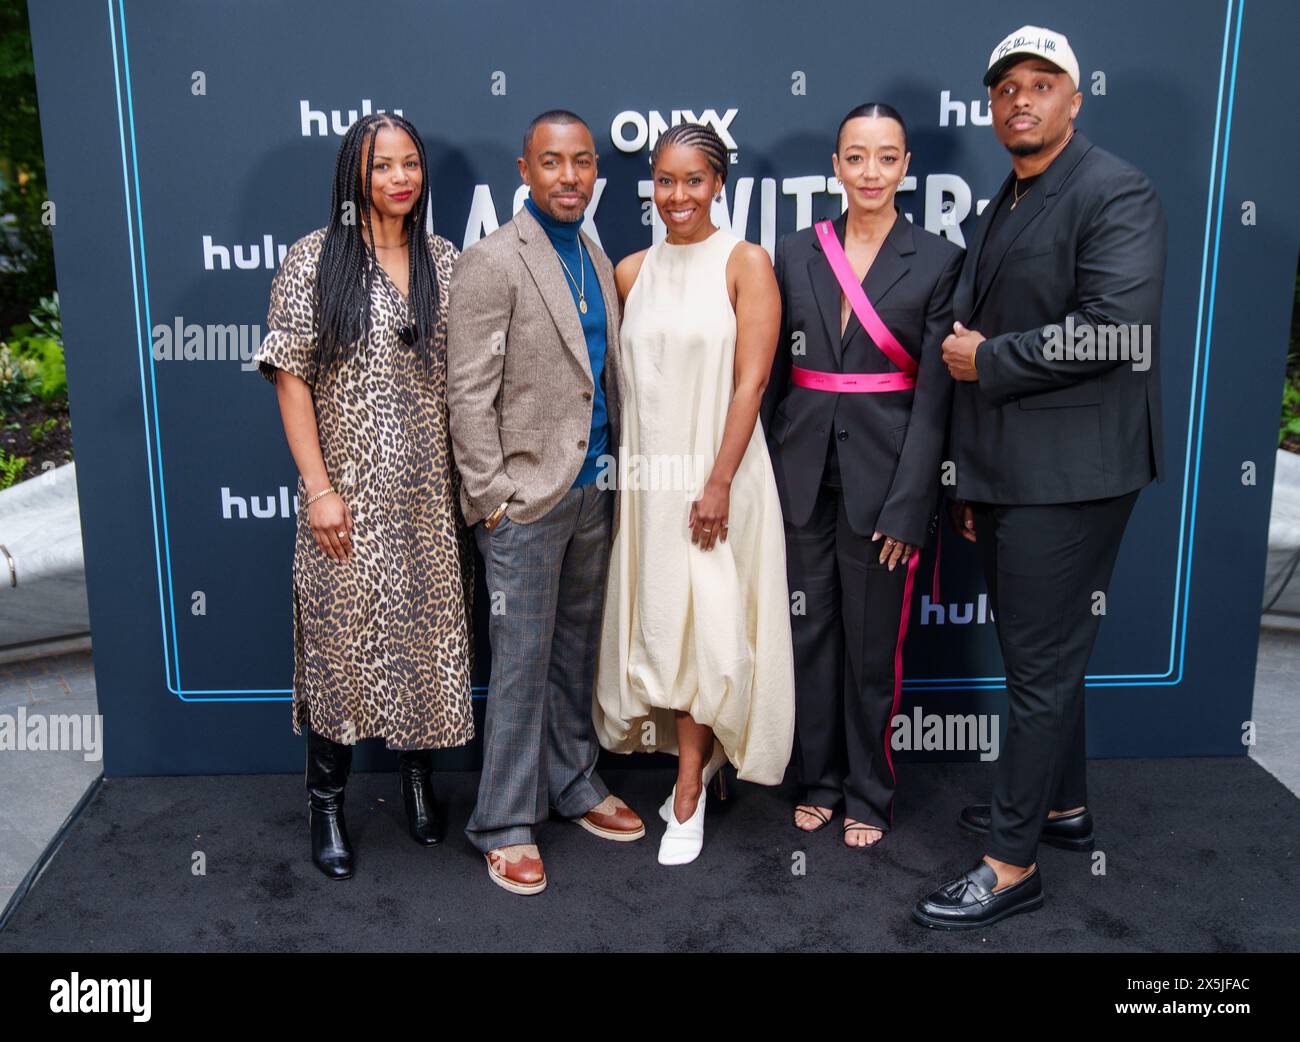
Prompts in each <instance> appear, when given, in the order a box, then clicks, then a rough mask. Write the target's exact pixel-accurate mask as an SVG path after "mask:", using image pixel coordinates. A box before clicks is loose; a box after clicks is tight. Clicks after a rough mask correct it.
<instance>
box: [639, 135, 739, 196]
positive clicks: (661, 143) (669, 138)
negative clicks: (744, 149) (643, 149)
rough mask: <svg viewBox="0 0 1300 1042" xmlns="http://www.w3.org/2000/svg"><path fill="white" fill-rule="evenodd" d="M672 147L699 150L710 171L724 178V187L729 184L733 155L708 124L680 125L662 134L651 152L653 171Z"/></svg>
mask: <svg viewBox="0 0 1300 1042" xmlns="http://www.w3.org/2000/svg"><path fill="white" fill-rule="evenodd" d="M670 145H681V146H683V147H684V148H697V149H699V150H700V151H701V152H702V153H704V159H705V161H706V162H707V163H708V164H709V169H710V170H712V171H713V172H714V173H715V174H717V175H718V176H719V177H720V178H722V183H723V184H724V185H725V184H726V183H727V166H728V164H729V163H730V162H731V154H730V151H729V150H728V148H727V146H726V145H725V144H724V143H723V140H722V138H721V136H720V135H719V134H718V132H717V131H716V130H714V129H713V128H712V127H711V126H709V125H708V124H707V123H678V124H677V125H676V126H672V127H669V128H668V129H667V130H665V131H664V132H663V133H662V134H660V135H659V139H658V140H657V141H656V142H655V144H654V148H652V149H651V150H650V168H651V169H652V170H653V169H654V165H655V164H656V163H657V162H659V156H660V154H661V153H662V152H663V150H664V149H665V148H668V147H669V146H670Z"/></svg>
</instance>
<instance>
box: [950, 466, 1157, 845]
mask: <svg viewBox="0 0 1300 1042" xmlns="http://www.w3.org/2000/svg"><path fill="white" fill-rule="evenodd" d="M1137 495H1138V494H1137V491H1133V492H1129V493H1126V494H1124V495H1122V496H1115V497H1113V498H1110V499H1097V500H1090V501H1088V502H1083V503H1061V504H1051V505H1045V506H998V505H993V504H987V503H972V504H971V507H972V509H973V511H974V514H975V535H976V544H975V545H976V546H977V547H978V548H979V553H980V558H981V562H982V564H983V567H984V579H985V582H986V584H987V586H988V594H989V603H990V605H991V606H992V608H993V615H994V624H995V625H996V627H997V632H998V642H999V644H1000V645H1001V647H1002V659H1003V662H1004V663H1005V665H1006V673H1007V711H1008V715H1009V720H1008V726H1007V737H1006V741H1005V742H1004V743H1003V747H1002V757H1001V761H1000V763H999V764H998V773H997V781H996V782H995V784H994V788H993V800H992V819H993V820H992V827H991V830H990V832H989V845H988V848H987V850H986V853H988V854H989V855H990V856H991V857H995V858H997V859H998V860H1000V861H1005V862H1007V863H1008V864H1012V865H1018V866H1020V867H1022V868H1027V867H1028V866H1029V865H1031V864H1033V863H1034V858H1035V856H1036V853H1037V850H1038V837H1039V834H1040V833H1041V832H1042V828H1043V819H1044V818H1045V817H1046V816H1047V812H1048V811H1049V810H1069V809H1071V808H1073V807H1082V806H1085V805H1086V804H1087V798H1088V793H1087V777H1086V753H1087V740H1086V733H1085V731H1086V728H1085V724H1084V687H1083V678H1084V674H1085V672H1086V670H1087V667H1088V659H1089V657H1091V655H1092V648H1093V644H1094V643H1095V642H1096V639H1097V630H1098V628H1099V627H1100V625H1101V620H1102V612H1101V611H1100V610H1099V607H1100V606H1101V605H1102V604H1103V603H1104V602H1103V601H1102V600H1101V599H1100V598H1099V596H1098V595H1099V594H1103V595H1104V594H1105V592H1106V590H1107V587H1108V586H1109V585H1110V577H1111V573H1112V571H1113V570H1114V567H1115V558H1116V556H1117V554H1118V553H1119V545H1120V540H1121V539H1122V538H1123V536H1124V528H1125V526H1126V525H1127V524H1128V519H1129V515H1130V514H1131V513H1132V511H1133V504H1134V502H1136V500H1137Z"/></svg>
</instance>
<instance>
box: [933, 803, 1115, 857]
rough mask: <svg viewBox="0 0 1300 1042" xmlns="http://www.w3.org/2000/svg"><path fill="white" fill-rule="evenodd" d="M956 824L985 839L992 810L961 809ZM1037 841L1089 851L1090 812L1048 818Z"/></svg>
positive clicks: (978, 807)
mask: <svg viewBox="0 0 1300 1042" xmlns="http://www.w3.org/2000/svg"><path fill="white" fill-rule="evenodd" d="M957 822H958V824H959V825H961V827H962V828H964V829H966V830H967V831H968V832H978V833H979V834H980V835H981V836H984V835H987V834H988V831H989V829H990V828H991V827H992V822H993V816H992V811H991V809H990V808H989V805H988V804H987V803H976V804H974V805H972V806H970V807H963V808H962V811H961V814H960V815H959V816H958V819H957ZM1039 839H1040V841H1041V842H1043V843H1046V844H1047V845H1048V846H1052V847H1060V848H1061V849H1062V850H1076V851H1079V852H1082V853H1086V852H1088V851H1091V850H1092V849H1093V848H1094V847H1095V846H1096V845H1097V844H1096V841H1095V840H1094V839H1093V836H1092V812H1091V811H1089V810H1088V808H1087V807H1084V808H1083V810H1081V811H1078V812H1076V813H1074V814H1062V815H1060V816H1058V817H1055V818H1047V819H1046V820H1044V822H1043V832H1042V835H1041V836H1040V837H1039Z"/></svg>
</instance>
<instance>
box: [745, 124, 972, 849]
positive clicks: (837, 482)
mask: <svg viewBox="0 0 1300 1042" xmlns="http://www.w3.org/2000/svg"><path fill="white" fill-rule="evenodd" d="M910 158H911V156H910V153H909V152H908V150H907V129H906V127H905V126H904V124H903V120H902V117H901V116H900V115H899V114H898V113H897V112H896V111H895V110H894V109H893V108H891V107H890V106H888V105H881V104H871V105H860V106H858V107H857V108H855V109H854V110H853V111H852V112H850V113H849V114H848V115H847V116H846V117H845V118H844V120H843V122H841V124H840V128H839V133H838V135H837V137H836V145H835V153H834V156H833V159H832V162H833V163H834V166H835V173H836V176H837V177H839V179H840V181H841V182H842V183H843V185H844V198H845V200H846V204H847V208H846V211H845V213H844V214H843V215H841V217H840V218H839V219H838V220H836V221H834V222H819V224H817V225H814V227H812V228H807V229H804V230H803V231H797V232H794V233H792V234H790V235H787V236H785V237H784V238H783V239H782V240H781V242H780V244H779V245H778V247H777V253H776V274H777V280H778V282H779V284H780V288H781V304H782V335H781V342H780V345H779V346H778V349H777V353H776V358H775V360H774V362H773V367H772V376H771V379H770V381H769V382H768V386H767V390H766V392H765V394H764V400H763V410H762V414H761V415H762V419H763V426H764V429H765V430H766V431H767V436H768V444H769V450H770V454H771V457H772V466H773V468H774V470H775V472H776V482H777V488H778V490H779V492H780V496H781V506H782V510H783V513H784V516H785V534H786V562H787V570H788V578H789V585H790V593H791V630H792V634H793V639H794V656H795V706H796V724H795V731H796V734H795V756H794V762H795V771H796V776H797V779H798V782H799V787H800V795H799V800H800V802H799V804H798V805H797V806H796V808H795V817H794V824H795V825H796V826H797V827H798V828H801V829H804V830H805V831H808V832H815V831H817V830H818V829H820V828H822V827H824V826H825V825H826V824H828V823H829V822H830V820H831V817H832V815H833V814H834V811H835V808H836V807H838V806H840V805H841V804H842V805H843V807H844V842H845V843H846V844H847V845H848V846H851V847H864V846H870V845H872V844H874V843H875V842H876V841H877V840H879V839H880V838H881V837H882V836H883V835H884V833H885V832H886V831H887V830H888V829H889V828H890V827H891V825H892V822H893V797H894V768H893V761H892V758H891V755H890V750H889V737H890V735H889V730H890V721H891V720H892V718H893V715H894V713H895V712H896V711H897V707H898V698H899V693H900V690H901V684H902V645H903V634H904V633H905V631H906V626H907V617H908V613H909V611H910V601H911V593H912V587H913V581H914V578H915V575H916V568H917V562H918V559H919V555H920V548H921V546H922V545H924V544H925V542H926V541H927V539H929V538H931V537H932V535H933V533H934V531H935V525H934V518H935V512H936V504H937V500H938V494H939V468H940V464H941V462H942V455H943V450H944V441H945V437H946V433H947V424H948V409H949V405H950V402H951V398H952V379H951V377H950V376H949V375H948V371H947V369H946V368H945V367H944V364H943V357H942V350H941V344H942V342H943V338H944V337H945V336H947V335H948V334H949V333H950V332H951V331H952V292H953V288H954V286H955V284H956V280H957V275H958V271H959V270H960V268H961V259H962V251H961V249H960V248H959V247H957V246H954V245H953V244H951V243H950V242H948V241H947V239H944V238H941V237H940V236H937V235H933V234H931V233H929V232H926V231H924V230H922V229H920V228H915V227H913V226H912V224H911V222H910V221H908V220H907V218H905V217H904V216H902V214H900V213H898V211H897V210H895V208H894V193H895V191H896V190H897V188H898V185H899V182H900V181H902V179H903V177H904V175H905V174H906V172H907V164H908V160H909V159H910ZM837 267H838V268H839V274H838V275H837V273H836V270H835V269H836V268H837ZM846 290H847V293H846ZM862 293H865V297H866V300H865V301H863V300H862V299H861V296H862ZM850 298H853V299H850Z"/></svg>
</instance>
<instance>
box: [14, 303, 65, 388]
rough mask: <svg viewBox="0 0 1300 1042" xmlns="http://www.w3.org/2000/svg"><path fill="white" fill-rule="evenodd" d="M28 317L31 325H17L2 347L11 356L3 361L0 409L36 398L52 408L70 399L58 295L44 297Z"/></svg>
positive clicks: (25, 323)
mask: <svg viewBox="0 0 1300 1042" xmlns="http://www.w3.org/2000/svg"><path fill="white" fill-rule="evenodd" d="M28 317H29V318H30V319H31V321H30V323H28V322H24V323H22V324H21V325H17V326H14V327H13V333H12V338H11V339H10V341H9V343H8V344H5V345H0V348H2V349H3V350H4V351H5V352H6V353H7V355H8V362H7V363H3V362H0V406H8V407H9V408H16V407H18V406H21V405H26V404H27V403H29V402H30V401H31V400H32V398H33V397H38V398H40V400H41V401H43V402H44V403H45V404H46V405H50V406H52V405H55V404H57V403H58V402H60V401H62V400H64V399H66V398H67V396H68V371H67V367H66V366H65V364H64V358H63V322H62V320H61V318H60V316H59V295H58V293H57V292H56V293H55V294H54V295H53V296H50V297H41V299H40V303H39V304H38V305H37V307H36V310H35V311H33V312H32V313H31V315H29V316H28Z"/></svg>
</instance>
